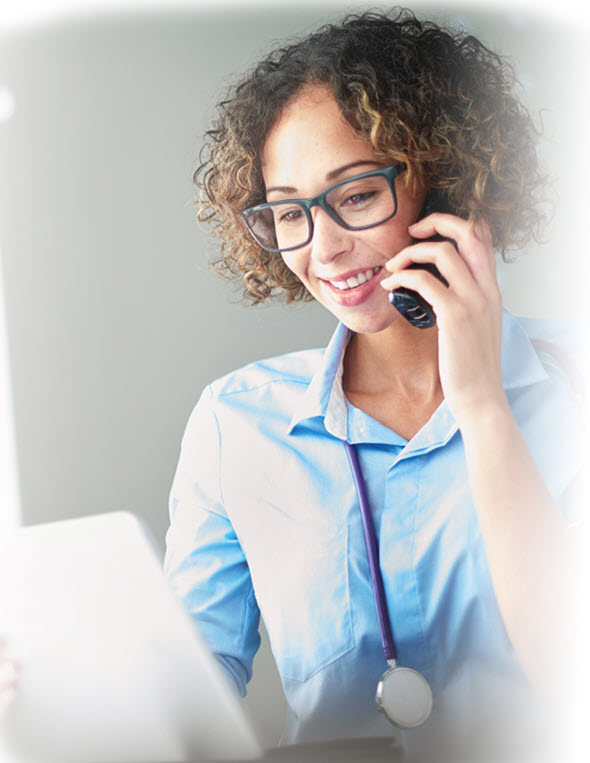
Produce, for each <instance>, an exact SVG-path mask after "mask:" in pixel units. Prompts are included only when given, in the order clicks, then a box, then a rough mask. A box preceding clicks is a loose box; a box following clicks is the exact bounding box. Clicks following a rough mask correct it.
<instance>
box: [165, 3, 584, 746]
mask: <svg viewBox="0 0 590 763" xmlns="http://www.w3.org/2000/svg"><path fill="white" fill-rule="evenodd" d="M513 84H514V75H513V72H512V70H511V69H510V67H509V66H508V64H507V62H506V61H505V60H504V59H503V58H502V57H501V56H500V55H499V54H497V53H494V52H492V51H490V50H489V49H487V48H486V47H485V46H484V45H483V44H482V43H481V42H480V41H479V40H477V39H476V38H475V37H473V36H469V35H465V34H463V33H461V32H457V31H455V30H451V29H445V28H442V27H440V26H438V25H436V24H434V23H429V22H420V21H418V20H417V19H416V18H415V17H414V16H413V15H412V14H411V13H409V12H407V11H397V10H394V11H392V12H391V13H374V12H371V13H364V14H360V15H351V16H349V17H347V18H346V19H345V20H344V21H343V22H342V23H339V24H332V25H327V26H325V27H322V28H321V29H320V30H319V31H317V32H316V33H314V34H311V35H309V36H307V37H305V38H302V39H301V40H299V41H296V42H294V43H289V44H287V45H285V46H284V47H280V48H277V49H275V50H274V51H272V52H271V53H270V54H269V55H268V57H267V58H265V59H264V60H263V61H261V62H260V63H259V64H258V65H257V66H255V67H254V68H253V70H252V71H251V72H249V73H248V74H247V75H246V76H245V77H244V78H243V79H242V81H241V82H239V83H238V85H237V86H236V87H235V88H233V89H232V90H231V91H230V93H229V94H228V95H227V96H226V97H224V98H223V100H222V101H221V104H220V107H219V114H218V118H217V120H216V121H215V123H214V124H213V126H212V128H211V129H210V130H209V131H208V133H207V138H206V146H205V149H204V153H203V155H202V164H201V166H200V168H199V170H198V171H197V173H196V180H197V183H198V184H199V185H200V187H201V191H202V194H203V196H202V207H201V211H200V219H201V220H203V221H209V222H211V223H213V228H214V231H215V232H216V233H217V235H218V238H219V241H220V245H221V251H222V257H221V260H220V262H218V267H219V268H220V269H221V271H222V272H225V273H226V274H227V273H229V274H230V275H235V276H238V277H241V278H243V283H244V289H245V293H246V295H247V296H248V297H249V298H250V299H251V300H252V301H253V302H255V303H256V302H260V301H264V300H267V299H269V298H271V297H272V296H274V295H277V296H283V297H284V298H285V299H286V300H287V302H293V301H297V300H309V299H312V298H315V300H317V301H318V302H319V303H321V304H322V305H323V306H324V307H325V308H326V309H327V310H328V311H329V312H330V313H331V314H333V315H334V316H335V317H336V318H337V319H338V321H339V325H338V328H337V330H336V332H335V334H334V336H333V338H332V340H331V341H330V343H329V345H328V347H327V348H326V349H325V350H316V351H306V352H302V353H295V354H289V355H285V356H281V357H278V358H273V359H270V360H267V361H260V362H257V363H254V364H251V365H249V366H247V367H245V368H243V369H240V370H238V371H236V372H234V373H232V374H229V375H227V376H225V377H223V378H222V379H220V380H217V381H216V382H214V383H213V384H211V385H210V386H209V387H208V388H207V389H206V390H205V392H204V393H203V395H202V397H201V400H200V401H199V403H198V405H197V407H196V408H195V411H194V412H193V415H192V417H191V419H190V421H189V424H188V426H187V430H186V434H185V439H184V442H183V448H182V453H181V457H180V462H179V465H178V470H177V474H176V478H175V482H174V485H173V488H172V494H171V520H172V521H171V527H170V530H169V534H168V550H167V559H166V566H167V571H168V574H169V575H170V579H171V581H172V583H173V585H174V586H175V587H176V589H177V590H178V591H179V593H180V595H181V596H182V597H183V599H184V601H185V603H186V606H187V608H188V609H189V611H190V612H191V613H192V614H193V616H194V618H195V621H196V622H197V623H198V625H199V627H200V628H201V630H202V632H203V633H204V635H205V637H206V638H207V639H208V641H209V643H210V645H211V648H212V649H213V651H214V652H215V653H216V654H217V655H218V657H219V660H220V661H221V663H222V664H223V665H224V666H225V668H226V669H227V671H228V674H229V675H230V676H231V678H232V679H233V680H234V681H235V683H236V686H237V687H238V689H239V690H240V691H241V692H242V693H245V691H246V688H245V687H246V683H247V682H248V680H249V679H250V676H251V669H252V659H253V656H254V654H255V652H256V650H257V648H258V644H259V636H258V622H259V618H260V616H261V615H262V616H263V618H264V621H265V625H266V628H267V630H268V633H269V637H270V642H271V646H272V650H273V653H274V656H275V659H276V662H277V666H278V670H279V673H280V676H281V681H282V685H283V689H284V692H285V695H286V698H287V703H288V709H287V723H286V729H285V733H284V737H283V738H284V741H287V742H300V741H306V740H313V739H326V738H334V737H339V736H362V735H386V734H388V733H391V727H389V726H388V724H387V721H386V719H385V717H383V715H381V714H379V713H378V711H377V707H376V705H375V689H376V687H377V684H378V682H379V679H380V676H381V674H382V673H383V670H384V668H385V666H386V664H387V663H389V666H390V669H391V670H393V671H396V670H398V669H399V668H400V667H401V668H402V669H403V670H404V671H407V672H406V673H404V674H403V675H404V676H406V677H411V676H413V678H411V680H410V679H409V678H408V680H409V682H410V683H404V681H402V684H401V688H396V689H395V691H394V692H393V694H394V695H395V696H394V697H393V698H392V697H391V696H390V695H391V691H390V690H389V688H388V689H384V688H383V683H382V682H380V683H379V687H380V688H379V690H378V692H377V699H378V702H377V704H378V706H379V708H380V709H383V701H384V700H383V698H384V697H388V698H389V699H388V700H387V702H392V703H393V704H394V705H395V704H396V703H397V705H398V706H400V707H403V708H404V709H406V710H408V709H411V708H413V711H412V713H410V715H411V716H412V718H411V722H407V719H406V720H403V721H400V720H399V716H397V715H396V714H395V713H393V715H392V714H389V713H387V712H386V715H387V716H388V718H389V719H390V720H392V721H393V722H394V723H395V724H396V725H397V726H398V727H401V729H400V728H398V729H397V730H396V731H395V734H396V736H397V737H398V738H399V739H400V740H401V741H402V742H403V743H404V744H405V745H406V747H407V749H408V751H409V752H410V753H417V754H426V753H427V751H430V752H432V751H433V750H436V751H437V754H440V753H441V752H445V753H447V752H449V753H452V754H457V755H463V754H467V753H468V752H473V748H476V749H477V750H478V751H480V752H483V751H486V752H489V750H488V748H487V746H488V745H491V746H492V748H493V750H494V751H498V748H502V747H504V746H507V747H508V748H509V749H512V747H511V746H512V745H518V746H519V749H520V745H521V744H522V743H523V740H524V739H526V740H527V742H530V741H531V738H534V737H535V731H534V729H535V728H536V727H535V725H534V724H535V722H536V721H537V720H538V718H539V717H542V700H541V697H543V696H546V695H548V694H551V692H552V691H554V690H555V688H556V687H557V686H561V685H562V683H561V682H562V681H563V675H564V674H566V676H567V678H570V677H571V674H572V670H571V668H572V666H567V665H566V664H565V663H566V660H565V656H564V660H563V661H562V662H561V664H560V665H559V666H558V668H559V669H557V668H556V670H555V671H552V670H551V669H548V666H547V661H546V659H545V656H546V655H547V654H548V653H549V651H551V653H555V650H556V649H557V650H558V652H559V653H560V654H562V655H565V654H566V653H567V645H566V642H567V631H568V626H567V622H568V609H567V601H568V592H569V590H571V581H572V578H573V575H575V567H574V566H573V565H574V563H575V553H574V549H575V547H574V536H573V531H572V529H571V524H572V523H573V522H574V521H575V519H576V516H578V515H579V513H580V510H581V505H582V504H581V503H580V502H579V488H580V484H581V467H580V461H579V452H580V448H579V437H580V429H579V416H578V414H577V408H576V403H575V401H574V396H573V394H572V391H571V389H569V388H568V385H567V384H566V385H564V384H563V378H562V379H561V381H560V380H558V379H557V377H556V376H554V375H553V371H552V370H549V371H548V370H546V369H545V368H544V366H543V364H542V363H541V362H540V360H539V357H538V356H537V353H536V351H535V348H534V344H533V341H534V340H535V339H543V340H544V341H546V340H551V341H554V340H555V338H556V337H557V336H558V335H559V330H558V329H557V328H556V327H555V326H554V325H552V324H548V323H546V322H542V323H539V322H536V321H529V322H522V321H519V320H517V319H516V318H515V317H513V316H512V315H511V314H509V313H508V312H507V311H503V309H502V302H501V297H500V290H499V287H498V283H497V278H496V268H495V257H494V253H495V250H497V251H499V252H501V253H503V254H505V253H506V252H507V250H508V248H509V247H514V246H516V245H518V244H522V243H523V242H524V241H526V240H528V239H529V238H530V237H534V236H535V235H536V233H537V231H538V228H539V226H540V224H541V223H542V220H543V214H542V212H541V208H540V207H539V204H538V202H539V199H540V198H542V195H543V192H544V175H543V172H542V170H541V169H540V167H539V166H538V163H537V152H536V147H535V140H536V133H535V130H534V128H533V125H532V122H531V120H530V118H529V116H528V113H527V111H526V110H525V109H524V108H523V107H522V106H521V104H520V103H519V102H518V100H517V99H516V98H515V96H514V94H513V92H512V89H513ZM398 289H405V290H407V291H406V293H408V292H409V293H413V294H415V295H417V296H418V297H420V298H421V299H422V300H423V303H424V304H428V305H429V308H431V309H432V314H433V316H434V319H435V320H436V324H435V325H430V326H429V327H426V328H425V327H424V325H423V324H420V325H419V326H418V327H417V326H415V325H413V323H412V322H411V321H410V320H407V319H406V316H405V315H404V314H402V313H401V312H400V311H398V310H397V309H396V308H395V307H393V306H392V303H391V302H390V298H389V295H388V293H389V292H392V291H393V292H395V291H397V290H398ZM553 370H554V369H553ZM351 470H352V471H351ZM353 477H354V479H353ZM355 485H356V486H357V489H358V491H357V490H355ZM357 492H358V497H357ZM359 507H360V508H362V518H361V513H360V512H359ZM372 525H374V531H375V535H374V536H373V534H372V529H371V528H372ZM367 549H369V552H370V553H369V558H368V559H367ZM556 570H559V574H556V572H555V571H556ZM380 640H381V642H382V647H383V652H382V651H381V648H380V646H379V641H380ZM398 662H399V665H398ZM392 663H393V664H392ZM562 669H563V670H562ZM399 675H400V674H399V673H398V676H399ZM416 676H418V678H416ZM383 680H385V679H383ZM404 680H405V679H404ZM425 681H427V682H428V684H429V685H430V688H428V689H425V686H427V684H425ZM410 684H411V686H412V687H413V688H410ZM400 692H401V694H400ZM416 692H417V693H416ZM430 692H432V693H431V694H430ZM429 698H431V699H432V712H431V714H430V709H431V703H430V699H429ZM531 724H532V725H531ZM414 726H419V728H415V729H414V728H410V727H414ZM531 730H532V733H531ZM543 744H544V745H546V744H547V739H546V738H543Z"/></svg>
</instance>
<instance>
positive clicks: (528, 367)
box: [288, 310, 547, 440]
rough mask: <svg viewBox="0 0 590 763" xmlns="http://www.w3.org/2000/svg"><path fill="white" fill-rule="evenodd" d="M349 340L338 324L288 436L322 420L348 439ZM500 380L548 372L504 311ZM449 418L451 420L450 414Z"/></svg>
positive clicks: (517, 382) (514, 383)
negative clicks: (345, 365)
mask: <svg viewBox="0 0 590 763" xmlns="http://www.w3.org/2000/svg"><path fill="white" fill-rule="evenodd" d="M351 336H352V331H350V329H348V328H346V326H345V325H344V324H343V323H339V324H338V326H337V327H336V331H335V332H334V334H333V335H332V338H331V339H330V342H329V344H328V346H327V347H326V349H325V350H324V353H323V355H322V360H321V362H320V365H319V366H318V368H317V369H316V371H315V373H314V374H313V376H312V379H311V382H310V384H309V386H308V388H307V391H306V392H305V394H304V396H303V398H302V400H301V401H300V403H299V404H298V405H297V407H296V409H295V411H294V413H293V417H292V418H291V422H290V425H289V429H288V433H289V434H290V433H291V432H292V431H293V429H294V428H295V427H296V426H297V425H298V424H300V423H302V422H303V421H305V420H306V419H312V418H322V419H323V421H324V426H325V428H326V430H327V431H328V432H329V433H330V434H332V435H334V437H338V438H339V439H341V440H346V439H347V436H348V431H347V430H348V415H347V405H346V399H345V397H344V392H343V390H342V369H343V361H344V351H345V349H346V347H347V345H348V342H349V341H350V338H351ZM502 376H503V379H504V389H506V390H509V389H518V388H519V387H526V386H528V385H530V384H535V383H537V382H540V381H543V380H545V379H547V372H546V371H545V369H544V368H543V364H542V363H541V361H540V360H539V357H538V355H537V353H536V351H535V349H534V347H533V345H532V344H531V342H530V340H529V338H528V336H527V334H526V332H525V330H524V328H523V327H522V325H521V324H520V321H519V320H518V318H515V317H514V316H513V315H512V314H511V313H509V312H508V311H507V310H504V311H503V316H502ZM448 415H449V416H451V414H450V413H449V414H448ZM451 418H452V416H451ZM447 425H450V422H447Z"/></svg>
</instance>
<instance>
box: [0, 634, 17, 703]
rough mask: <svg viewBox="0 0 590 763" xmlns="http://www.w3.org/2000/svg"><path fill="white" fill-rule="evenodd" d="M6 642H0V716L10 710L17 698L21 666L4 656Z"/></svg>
mask: <svg viewBox="0 0 590 763" xmlns="http://www.w3.org/2000/svg"><path fill="white" fill-rule="evenodd" d="M3 652H4V642H3V641H0V716H2V715H4V713H5V712H6V711H7V710H8V708H9V707H10V705H11V704H12V703H13V701H14V698H15V696H16V690H17V684H18V680H19V675H20V666H19V664H18V663H17V662H15V661H14V660H7V659H5V658H4V656H3Z"/></svg>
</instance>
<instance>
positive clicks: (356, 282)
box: [324, 267, 381, 291]
mask: <svg viewBox="0 0 590 763" xmlns="http://www.w3.org/2000/svg"><path fill="white" fill-rule="evenodd" d="M380 270H381V268H380V267H376V268H369V270H364V271H362V272H360V273H356V274H355V275H352V276H349V277H348V278H345V279H344V278H343V279H331V278H330V279H324V280H327V281H328V283H329V284H330V286H333V287H334V288H336V289H339V290H340V291H345V290H347V289H356V287H357V286H360V285H361V284H364V283H366V282H367V281H370V280H371V278H373V276H374V275H376V274H377V273H378V272H379V271H380Z"/></svg>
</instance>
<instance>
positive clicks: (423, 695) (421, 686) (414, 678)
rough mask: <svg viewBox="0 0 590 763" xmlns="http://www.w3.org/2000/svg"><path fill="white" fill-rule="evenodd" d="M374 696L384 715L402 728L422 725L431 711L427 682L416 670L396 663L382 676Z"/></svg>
mask: <svg viewBox="0 0 590 763" xmlns="http://www.w3.org/2000/svg"><path fill="white" fill-rule="evenodd" d="M375 699H376V701H377V706H378V708H379V710H381V712H382V713H383V714H384V715H385V717H386V718H387V719H388V720H389V721H391V723H393V724H394V725H395V726H399V727H400V728H402V729H413V728H415V727H416V726H420V724H421V723H424V721H425V720H426V719H427V718H428V716H429V715H430V712H431V710H432V691H431V689H430V686H429V685H428V681H427V680H426V679H425V678H424V676H423V675H421V674H420V673H418V672H417V671H416V670H412V668H404V667H398V666H397V665H396V666H394V667H391V668H390V669H389V670H387V671H386V672H385V673H384V674H383V675H382V676H381V680H380V681H379V684H378V685H377V695H376V697H375Z"/></svg>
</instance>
